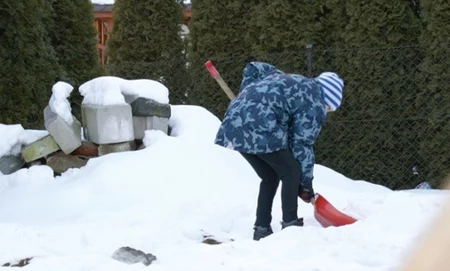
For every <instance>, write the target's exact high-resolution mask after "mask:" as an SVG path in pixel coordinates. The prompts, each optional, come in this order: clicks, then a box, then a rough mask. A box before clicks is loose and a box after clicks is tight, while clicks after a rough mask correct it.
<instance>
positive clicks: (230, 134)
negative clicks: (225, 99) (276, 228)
mask: <svg viewBox="0 0 450 271" xmlns="http://www.w3.org/2000/svg"><path fill="white" fill-rule="evenodd" d="M343 87H344V82H343V80H342V79H341V78H340V77H339V76H338V75H337V74H336V73H332V72H324V73H322V74H321V75H319V76H318V77H316V78H306V77H304V76H302V75H299V74H286V73H284V72H283V71H280V70H278V69H276V68H275V67H274V66H273V65H271V64H269V63H264V62H251V63H249V64H248V65H247V66H246V67H245V68H244V71H243V80H242V82H241V86H240V90H239V94H238V95H237V97H236V98H235V99H233V100H232V101H231V102H230V104H229V106H228V109H227V111H226V112H225V117H224V119H223V122H222V124H221V126H220V129H219V131H218V133H217V137H216V140H215V143H216V144H218V145H220V146H223V147H226V148H230V149H233V150H235V151H237V152H239V153H241V154H242V156H243V157H244V158H245V159H246V160H247V162H248V163H249V164H250V165H251V166H252V167H253V169H254V170H255V172H256V173H257V175H258V176H259V177H260V178H261V183H260V190H259V195H258V206H257V211H256V221H255V225H254V234H253V239H254V240H260V239H261V238H264V237H267V236H269V235H270V234H272V233H273V230H272V228H271V226H270V223H271V220H272V215H271V212H272V205H273V200H274V197H275V194H276V191H277V188H278V185H279V180H280V179H281V181H282V188H281V200H282V211H283V219H282V220H283V221H282V222H281V224H282V228H285V227H289V226H303V218H298V215H297V210H298V204H297V197H300V198H301V199H302V200H303V201H304V202H306V203H312V204H314V200H315V193H314V189H313V185H312V182H313V178H314V176H313V168H314V161H315V159H314V158H315V154H314V149H313V145H314V143H315V141H316V139H317V137H318V136H319V133H320V130H321V128H322V125H323V124H324V122H325V119H326V114H327V112H333V111H335V110H336V109H337V108H338V107H339V106H340V104H341V100H342V90H343Z"/></svg>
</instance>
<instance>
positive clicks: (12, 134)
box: [0, 123, 48, 157]
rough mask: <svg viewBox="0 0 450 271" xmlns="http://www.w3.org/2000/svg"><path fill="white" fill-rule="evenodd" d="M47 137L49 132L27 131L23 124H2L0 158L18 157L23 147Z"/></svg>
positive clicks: (0, 127) (0, 128)
mask: <svg viewBox="0 0 450 271" xmlns="http://www.w3.org/2000/svg"><path fill="white" fill-rule="evenodd" d="M46 135H48V132H47V131H45V130H43V131H40V130H25V129H24V128H23V127H22V125H21V124H10V125H7V124H1V123H0V157H3V156H7V155H14V156H18V155H19V154H20V151H21V148H22V146H25V145H28V144H30V143H33V142H35V141H36V140H39V139H40V138H42V137H44V136H46Z"/></svg>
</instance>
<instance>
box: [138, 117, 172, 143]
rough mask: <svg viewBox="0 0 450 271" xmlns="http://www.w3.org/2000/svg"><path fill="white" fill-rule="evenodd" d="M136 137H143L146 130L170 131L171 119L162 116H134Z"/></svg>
mask: <svg viewBox="0 0 450 271" xmlns="http://www.w3.org/2000/svg"><path fill="white" fill-rule="evenodd" d="M133 127H134V138H135V139H143V138H144V136H145V131H146V130H160V131H163V132H164V133H166V134H167V133H168V131H169V119H167V118H161V117H135V116H133Z"/></svg>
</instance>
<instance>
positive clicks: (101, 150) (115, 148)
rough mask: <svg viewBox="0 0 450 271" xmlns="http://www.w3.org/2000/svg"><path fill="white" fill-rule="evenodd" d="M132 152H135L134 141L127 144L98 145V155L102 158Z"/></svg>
mask: <svg viewBox="0 0 450 271" xmlns="http://www.w3.org/2000/svg"><path fill="white" fill-rule="evenodd" d="M133 150H136V143H135V142H134V140H133V141H129V142H122V143H115V144H104V145H100V146H98V155H99V156H102V155H106V154H109V153H115V152H127V151H133Z"/></svg>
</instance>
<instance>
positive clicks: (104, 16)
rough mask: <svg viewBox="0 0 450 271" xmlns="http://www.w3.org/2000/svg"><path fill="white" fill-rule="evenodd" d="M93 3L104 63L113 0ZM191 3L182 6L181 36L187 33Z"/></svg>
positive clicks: (100, 53) (111, 20)
mask: <svg viewBox="0 0 450 271" xmlns="http://www.w3.org/2000/svg"><path fill="white" fill-rule="evenodd" d="M91 1H92V4H93V5H94V15H95V17H94V18H95V21H94V24H95V28H96V29H97V50H98V54H99V57H100V62H101V64H102V65H104V64H105V63H106V61H107V59H106V56H105V49H106V41H107V40H108V38H109V36H110V34H111V31H112V28H113V25H114V21H113V15H112V8H113V3H114V0H108V1H105V0H91ZM191 8H192V4H190V3H187V4H185V8H184V20H183V24H182V25H181V30H180V35H182V36H183V37H185V36H187V35H188V34H189V28H188V26H189V22H190V20H191V17H192V10H191Z"/></svg>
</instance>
